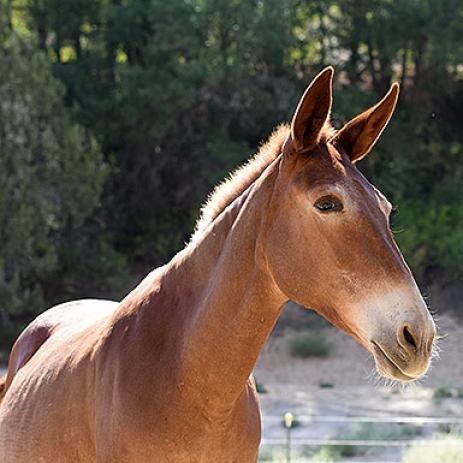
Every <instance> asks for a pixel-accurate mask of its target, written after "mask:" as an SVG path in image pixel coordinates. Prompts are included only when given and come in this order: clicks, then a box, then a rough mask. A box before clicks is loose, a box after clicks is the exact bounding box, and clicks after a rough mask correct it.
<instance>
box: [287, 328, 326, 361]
mask: <svg viewBox="0 0 463 463" xmlns="http://www.w3.org/2000/svg"><path fill="white" fill-rule="evenodd" d="M332 350H333V346H332V344H330V343H329V342H328V341H327V340H326V339H325V338H324V337H322V336H320V335H319V334H313V333H310V334H307V333H305V334H299V335H297V336H294V337H293V338H292V339H290V341H289V351H290V353H291V355H292V356H293V357H300V358H307V357H328V355H330V353H331V352H332Z"/></svg>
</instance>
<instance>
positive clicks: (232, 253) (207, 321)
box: [165, 160, 287, 407]
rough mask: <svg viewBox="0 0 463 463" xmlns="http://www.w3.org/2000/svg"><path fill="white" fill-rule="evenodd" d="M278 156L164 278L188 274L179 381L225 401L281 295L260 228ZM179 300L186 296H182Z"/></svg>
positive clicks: (246, 372)
mask: <svg viewBox="0 0 463 463" xmlns="http://www.w3.org/2000/svg"><path fill="white" fill-rule="evenodd" d="M277 164H278V160H277V161H275V163H274V165H273V166H272V165H271V166H269V167H268V168H267V170H266V171H265V172H264V173H263V174H262V175H261V177H260V178H259V179H257V180H256V181H255V182H254V184H253V185H251V186H250V187H249V189H248V190H247V191H246V192H245V193H243V194H242V195H241V197H239V198H237V199H236V200H235V201H234V203H232V205H230V206H229V207H228V208H227V209H226V210H225V211H224V212H223V213H222V214H221V215H220V216H219V217H218V218H217V219H216V220H215V222H214V223H213V224H212V226H210V227H209V229H208V230H207V231H206V232H205V234H204V236H203V237H202V238H200V239H199V240H198V241H197V242H194V243H192V244H191V245H190V246H189V247H188V248H187V249H186V250H185V253H180V254H179V255H178V256H177V257H176V258H174V260H173V261H172V264H171V265H173V266H174V267H176V270H175V271H171V272H169V275H168V277H167V278H166V281H165V283H166V284H169V280H170V281H171V282H172V284H176V283H177V284H178V280H177V281H176V279H178V278H179V277H180V279H181V281H182V282H188V283H187V286H188V292H187V293H188V294H189V298H190V301H192V302H193V304H192V307H191V319H190V323H189V324H187V326H188V328H187V330H186V333H185V334H186V338H185V342H184V346H185V351H184V352H183V356H184V359H185V372H186V375H187V377H186V381H187V382H191V381H195V382H203V384H202V385H199V386H200V387H205V388H207V390H208V394H209V396H210V397H213V398H215V400H216V401H217V402H218V403H219V404H221V405H223V406H224V407H227V405H229V404H231V403H232V402H233V400H235V399H236V398H237V397H238V396H239V394H240V393H241V392H242V391H243V389H244V386H245V384H246V381H247V379H248V378H249V376H250V374H251V372H252V369H253V367H254V365H255V363H256V361H257V358H258V356H259V353H260V352H261V350H262V348H263V346H264V344H265V342H266V340H267V338H268V336H269V334H270V332H271V330H272V328H273V326H274V324H275V322H276V321H277V319H278V317H279V315H280V312H281V309H282V307H283V304H284V302H285V301H286V300H287V298H286V297H285V296H284V295H283V294H282V293H281V291H280V290H279V288H278V287H277V285H276V284H275V283H274V281H273V279H272V276H271V274H270V272H269V271H268V268H267V265H266V256H265V246H264V245H263V243H264V242H265V230H266V223H267V220H268V213H269V209H271V204H272V194H273V186H274V182H275V177H276V175H277V167H278V165H277ZM185 303H188V302H186V301H185Z"/></svg>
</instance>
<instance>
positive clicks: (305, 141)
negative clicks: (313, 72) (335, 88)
mask: <svg viewBox="0 0 463 463" xmlns="http://www.w3.org/2000/svg"><path fill="white" fill-rule="evenodd" d="M333 73H334V70H333V68H332V67H331V66H329V67H327V68H325V69H323V71H322V72H320V74H318V75H317V77H315V79H314V80H313V81H312V83H311V84H310V85H309V86H308V87H307V90H306V91H305V92H304V95H302V98H301V99H300V101H299V104H298V105H297V108H296V111H295V113H294V116H293V120H292V122H291V139H292V142H293V146H294V148H295V149H296V150H302V149H310V148H312V147H314V146H315V145H316V144H317V143H318V140H319V138H320V133H321V130H322V128H323V126H324V124H325V122H326V121H327V119H328V117H329V114H330V110H331V101H332V96H331V95H332V82H333Z"/></svg>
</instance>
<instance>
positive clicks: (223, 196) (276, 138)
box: [192, 123, 334, 239]
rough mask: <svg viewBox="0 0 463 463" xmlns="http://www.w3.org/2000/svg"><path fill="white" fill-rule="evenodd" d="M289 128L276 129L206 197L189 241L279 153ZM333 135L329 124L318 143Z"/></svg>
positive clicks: (284, 125) (323, 130) (283, 125)
mask: <svg viewBox="0 0 463 463" xmlns="http://www.w3.org/2000/svg"><path fill="white" fill-rule="evenodd" d="M289 131H290V127H289V125H288V124H282V125H280V126H278V127H277V128H276V129H275V130H274V131H273V133H272V135H270V137H269V139H268V140H267V141H266V142H265V143H264V144H263V145H262V146H261V147H260V148H259V150H258V151H257V153H256V154H255V155H254V156H252V157H251V158H250V159H248V160H247V161H246V162H245V163H244V164H242V165H241V166H239V167H238V168H237V169H235V170H234V171H233V172H231V173H230V174H229V175H228V176H227V178H225V180H224V181H223V182H221V183H219V184H218V185H217V186H216V187H215V188H214V189H213V190H212V192H211V193H210V194H209V197H208V198H207V200H206V202H205V203H204V204H203V205H202V207H201V212H200V216H199V219H198V221H197V222H196V227H195V231H194V234H193V236H192V239H194V238H196V237H198V236H199V235H201V234H202V232H203V231H204V230H205V229H206V227H207V226H208V225H209V224H210V223H212V222H213V221H214V220H215V219H216V218H217V217H218V216H219V215H220V213H221V212H222V211H223V210H224V209H225V208H226V207H227V206H228V205H230V204H231V203H232V202H233V201H234V200H235V199H236V198H237V197H238V196H240V195H241V194H242V193H243V192H244V191H245V190H246V189H247V188H248V187H249V186H250V185H251V184H252V183H253V182H254V181H255V180H256V179H257V178H258V177H259V176H260V174H261V173H262V172H263V171H264V170H265V168H266V167H267V166H269V165H270V164H271V163H272V162H273V161H274V160H275V159H276V158H277V157H278V155H279V154H280V153H281V151H282V148H283V144H284V142H285V140H286V138H287V137H288V135H289ZM333 133H334V129H333V128H332V126H331V124H329V123H326V124H325V126H324V127H323V129H322V133H321V135H320V143H326V142H327V140H328V139H329V138H331V136H332V135H333Z"/></svg>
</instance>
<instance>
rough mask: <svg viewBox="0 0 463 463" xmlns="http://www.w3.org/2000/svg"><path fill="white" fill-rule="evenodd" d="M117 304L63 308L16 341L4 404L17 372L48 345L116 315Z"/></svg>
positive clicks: (84, 303) (77, 304) (50, 312)
mask: <svg viewBox="0 0 463 463" xmlns="http://www.w3.org/2000/svg"><path fill="white" fill-rule="evenodd" d="M117 306H118V303H117V302H113V301H106V300H98V299H83V300H78V301H72V302H67V303H64V304H59V305H57V306H55V307H52V308H51V309H48V310H47V311H45V312H43V313H42V314H41V315H39V316H38V317H37V318H36V319H35V320H33V321H32V322H31V323H30V324H29V325H28V326H27V328H26V329H25V330H24V331H23V332H22V333H21V335H20V336H19V338H18V339H17V340H16V342H15V344H14V346H13V348H12V350H11V354H10V359H9V362H8V371H7V376H6V380H5V384H4V387H3V390H0V400H1V398H2V397H3V396H4V395H5V394H6V392H7V390H8V388H9V386H10V384H11V383H12V381H13V379H14V377H15V376H16V374H17V372H18V371H19V370H20V369H21V368H22V367H24V366H25V365H26V364H27V362H28V361H29V360H30V359H31V358H32V357H33V356H34V355H35V353H36V352H37V351H38V350H39V349H40V348H41V347H42V346H43V345H44V344H45V343H46V342H57V343H59V342H63V343H65V342H66V340H67V339H69V337H71V336H72V335H74V334H78V333H79V332H83V331H85V330H86V329H88V328H89V327H91V326H92V325H95V324H97V323H98V322H99V321H101V320H103V319H106V317H107V316H108V315H109V314H111V313H113V311H114V310H115V308H116V307H117Z"/></svg>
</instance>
